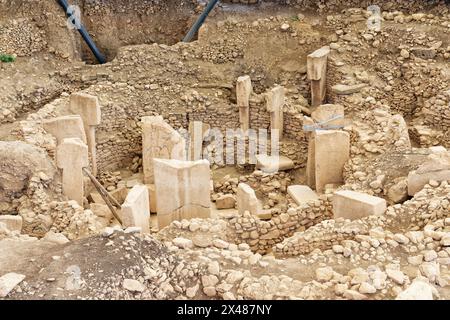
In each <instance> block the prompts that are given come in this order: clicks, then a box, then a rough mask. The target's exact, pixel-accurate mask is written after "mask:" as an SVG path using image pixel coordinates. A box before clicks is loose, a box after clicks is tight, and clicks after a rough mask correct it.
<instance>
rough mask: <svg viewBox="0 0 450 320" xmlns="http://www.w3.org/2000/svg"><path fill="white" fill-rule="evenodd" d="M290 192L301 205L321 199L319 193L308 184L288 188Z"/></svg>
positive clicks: (293, 198)
mask: <svg viewBox="0 0 450 320" xmlns="http://www.w3.org/2000/svg"><path fill="white" fill-rule="evenodd" d="M287 192H288V194H289V195H290V196H291V198H292V200H294V201H295V203H296V204H298V205H301V204H303V203H306V202H308V201H312V200H319V197H318V196H317V194H316V193H315V192H314V191H313V190H312V189H311V188H310V187H308V186H299V185H293V186H289V187H288V188H287Z"/></svg>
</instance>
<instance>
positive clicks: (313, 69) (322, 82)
mask: <svg viewBox="0 0 450 320" xmlns="http://www.w3.org/2000/svg"><path fill="white" fill-rule="evenodd" d="M329 53H330V47H328V46H325V47H322V48H320V49H318V50H316V51H314V52H313V53H311V54H309V55H308V56H307V59H306V66H307V73H308V79H309V80H310V81H311V107H313V108H314V107H317V106H320V105H321V104H322V103H323V101H324V99H325V93H326V85H327V62H328V54H329Z"/></svg>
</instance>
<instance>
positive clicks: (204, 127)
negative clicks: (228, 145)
mask: <svg viewBox="0 0 450 320" xmlns="http://www.w3.org/2000/svg"><path fill="white" fill-rule="evenodd" d="M209 129H210V125H209V124H206V123H203V122H202V121H192V122H190V123H189V138H190V143H189V153H190V154H189V156H190V158H189V160H191V161H196V160H201V159H203V139H204V138H205V136H207V134H208V131H209Z"/></svg>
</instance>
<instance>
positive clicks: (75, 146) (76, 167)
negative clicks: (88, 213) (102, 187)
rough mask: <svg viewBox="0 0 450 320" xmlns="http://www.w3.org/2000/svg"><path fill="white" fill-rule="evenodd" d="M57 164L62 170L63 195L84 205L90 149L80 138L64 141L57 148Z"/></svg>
mask: <svg viewBox="0 0 450 320" xmlns="http://www.w3.org/2000/svg"><path fill="white" fill-rule="evenodd" d="M56 163H57V166H58V168H60V169H62V184H63V193H64V194H65V195H66V196H67V197H68V198H69V199H70V200H75V201H77V202H78V204H80V205H81V206H82V205H83V196H84V190H83V168H84V167H88V166H89V154H88V147H87V146H86V144H85V143H83V141H81V140H80V139H78V138H68V139H64V140H63V141H62V142H61V144H59V145H58V147H57V148H56Z"/></svg>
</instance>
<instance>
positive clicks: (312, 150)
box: [306, 130, 350, 192]
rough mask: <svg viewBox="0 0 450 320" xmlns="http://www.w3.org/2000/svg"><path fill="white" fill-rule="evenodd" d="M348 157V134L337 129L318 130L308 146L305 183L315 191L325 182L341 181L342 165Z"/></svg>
mask: <svg viewBox="0 0 450 320" xmlns="http://www.w3.org/2000/svg"><path fill="white" fill-rule="evenodd" d="M349 157H350V135H349V134H348V133H347V132H344V131H338V130H319V131H316V132H314V133H313V134H312V136H311V139H310V143H309V146H308V161H307V168H306V178H307V183H308V185H309V186H310V187H311V188H315V189H316V191H317V192H322V191H323V189H324V187H325V185H327V184H341V183H342V182H343V170H344V165H345V163H346V162H347V161H348V159H349Z"/></svg>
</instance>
